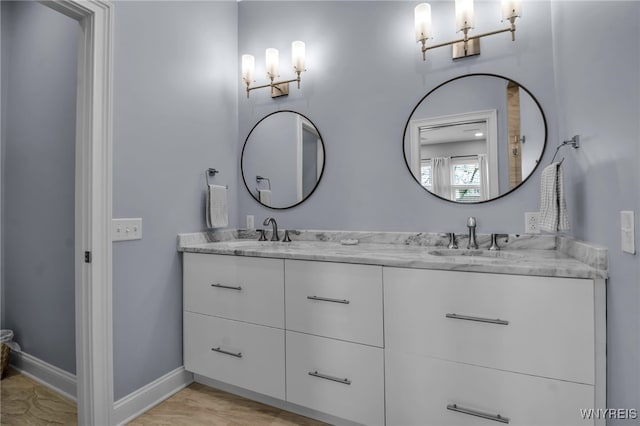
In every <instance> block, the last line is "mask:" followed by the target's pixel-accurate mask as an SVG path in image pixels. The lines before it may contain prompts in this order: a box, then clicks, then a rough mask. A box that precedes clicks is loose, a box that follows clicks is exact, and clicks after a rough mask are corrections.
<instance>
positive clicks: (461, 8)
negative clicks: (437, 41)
mask: <svg viewBox="0 0 640 426" xmlns="http://www.w3.org/2000/svg"><path fill="white" fill-rule="evenodd" d="M474 26H475V15H474V13H473V0H456V31H464V30H466V29H470V28H473V27H474Z"/></svg>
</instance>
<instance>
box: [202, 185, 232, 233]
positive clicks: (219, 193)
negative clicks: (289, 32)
mask: <svg viewBox="0 0 640 426" xmlns="http://www.w3.org/2000/svg"><path fill="white" fill-rule="evenodd" d="M205 215H206V217H207V228H224V227H226V226H228V225H229V214H228V212H227V188H225V187H224V186H220V185H208V188H207V205H206V214H205Z"/></svg>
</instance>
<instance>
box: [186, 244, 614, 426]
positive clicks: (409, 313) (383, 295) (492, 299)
mask: <svg viewBox="0 0 640 426" xmlns="http://www.w3.org/2000/svg"><path fill="white" fill-rule="evenodd" d="M454 266H455V265H454ZM605 306H606V304H605V288H604V280H603V279H576V278H551V277H537V276H524V275H508V274H495V273H484V272H483V273H480V272H462V271H454V270H430V269H417V268H402V267H387V266H380V265H362V264H351V263H335V262H329V261H309V260H301V259H295V258H289V257H287V258H286V259H276V258H262V257H245V256H233V255H226V254H225V255H223V254H203V253H189V252H187V253H185V254H184V364H185V368H186V369H187V370H188V371H192V372H194V373H196V374H198V375H200V376H201V377H203V380H204V379H206V378H209V379H213V380H214V381H216V382H215V383H214V385H216V383H218V386H221V387H223V388H224V385H232V387H231V389H227V390H231V391H234V392H237V393H240V394H243V395H244V396H248V397H250V398H255V399H258V400H260V401H262V402H266V403H268V404H273V405H277V406H279V407H281V408H284V409H286V410H290V411H295V412H298V413H299V414H303V415H307V416H310V417H316V418H319V419H322V420H325V421H329V422H330V423H332V424H343V423H345V424H363V425H385V424H386V425H387V426H405V425H406V426H408V425H412V426H430V425H493V424H498V423H507V422H508V424H510V425H563V426H564V425H588V424H590V425H595V424H597V423H598V424H599V423H600V422H602V423H603V421H596V419H587V420H585V419H582V417H581V414H580V413H581V410H588V409H591V408H596V409H597V408H605V407H606V403H605V395H606V386H605V377H606V368H605V364H606V362H605V341H606V337H605V335H606V324H605ZM234 387H235V388H234ZM245 391H251V392H249V393H248V394H246V392H245Z"/></svg>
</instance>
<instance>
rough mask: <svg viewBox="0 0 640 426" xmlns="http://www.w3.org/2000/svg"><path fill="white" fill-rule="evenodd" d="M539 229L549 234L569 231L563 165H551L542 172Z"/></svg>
mask: <svg viewBox="0 0 640 426" xmlns="http://www.w3.org/2000/svg"><path fill="white" fill-rule="evenodd" d="M538 227H539V228H540V230H542V231H548V232H558V231H566V230H568V229H569V217H568V216H567V204H566V202H565V199H564V178H563V175H562V164H561V163H558V162H556V163H551V164H550V165H549V166H547V167H545V169H544V170H543V171H542V176H541V178H540V222H539V224H538Z"/></svg>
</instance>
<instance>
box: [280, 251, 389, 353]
mask: <svg viewBox="0 0 640 426" xmlns="http://www.w3.org/2000/svg"><path fill="white" fill-rule="evenodd" d="M285 283H286V284H285V287H286V291H285V294H286V297H285V298H286V328H287V330H294V331H300V332H304V333H311V334H315V335H318V336H325V337H332V338H336V339H341V340H347V341H352V342H357V343H364V344H368V345H373V346H378V347H382V346H383V337H382V333H383V325H382V267H379V266H368V265H353V264H344V263H329V262H307V261H300V260H286V261H285Z"/></svg>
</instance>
